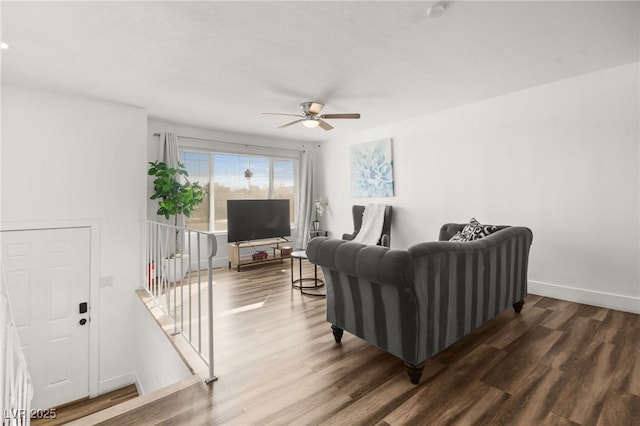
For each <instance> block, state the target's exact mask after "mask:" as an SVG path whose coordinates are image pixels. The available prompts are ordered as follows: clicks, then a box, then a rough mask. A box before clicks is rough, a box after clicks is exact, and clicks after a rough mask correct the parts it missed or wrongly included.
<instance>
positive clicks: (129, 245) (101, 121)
mask: <svg viewBox="0 0 640 426" xmlns="http://www.w3.org/2000/svg"><path fill="white" fill-rule="evenodd" d="M146 126H147V120H146V112H145V111H144V110H143V109H141V108H136V107H132V106H127V105H122V104H116V103H111V102H105V101H99V100H94V99H89V98H83V97H74V96H67V95H61V94H55V93H50V92H44V91H38V90H32V89H26V88H20V87H13V86H3V88H2V152H3V156H2V172H1V175H2V178H1V182H2V192H1V194H2V213H1V215H2V216H1V217H2V219H3V222H2V226H3V227H5V228H7V227H12V226H13V225H12V223H17V222H19V223H21V224H29V226H31V225H32V226H34V227H42V226H57V225H58V224H61V223H64V224H73V223H89V224H91V226H92V239H96V238H97V239H98V241H97V242H96V241H92V246H93V247H94V248H95V250H94V252H92V270H93V271H94V272H95V273H94V275H95V274H97V275H98V276H99V279H98V278H95V279H93V281H92V283H91V286H92V295H91V300H92V306H91V314H92V327H93V329H92V339H93V340H92V345H93V346H92V347H94V348H96V352H97V355H96V357H95V358H93V359H91V365H92V366H95V363H96V362H97V363H99V366H98V368H97V371H98V374H97V376H98V377H93V378H92V379H91V380H96V381H97V382H98V384H97V385H95V384H90V389H93V391H92V392H93V393H95V391H96V387H97V392H98V393H103V392H105V391H108V390H112V389H115V388H117V387H120V386H122V385H126V384H130V383H133V381H134V379H135V374H134V360H133V359H132V358H131V356H130V352H131V348H132V347H133V345H134V341H133V339H134V336H133V334H132V333H131V332H130V331H131V324H132V323H133V321H134V316H133V303H134V301H135V298H136V297H137V296H136V295H135V293H134V289H136V288H137V287H138V286H139V284H140V283H141V280H142V273H143V271H141V268H140V265H142V248H141V241H142V232H143V227H142V225H143V222H144V219H145V211H146V188H145V182H146V175H145V171H146V167H145V161H146V149H147V146H146V132H147V128H146ZM98 282H102V283H103V284H104V285H98ZM96 293H98V294H96ZM96 322H97V323H98V327H97V328H96V327H95V323H96ZM96 329H97V331H98V332H97V333H96V332H94V331H93V330H96ZM96 334H97V336H96ZM96 337H98V338H99V341H98V342H96V341H95V338H96Z"/></svg>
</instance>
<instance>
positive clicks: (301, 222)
mask: <svg viewBox="0 0 640 426" xmlns="http://www.w3.org/2000/svg"><path fill="white" fill-rule="evenodd" d="M313 163H314V162H313V153H312V152H311V150H305V151H303V152H302V157H301V159H300V181H299V182H300V185H299V186H298V200H299V201H298V203H299V204H298V217H297V220H296V223H297V224H298V231H297V232H296V236H295V239H294V241H293V246H294V247H295V248H296V249H302V250H305V249H306V248H307V243H308V242H309V231H310V230H311V218H312V216H313V208H314V205H313V172H314V164H313Z"/></svg>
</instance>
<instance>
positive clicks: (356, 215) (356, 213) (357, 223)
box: [342, 205, 392, 247]
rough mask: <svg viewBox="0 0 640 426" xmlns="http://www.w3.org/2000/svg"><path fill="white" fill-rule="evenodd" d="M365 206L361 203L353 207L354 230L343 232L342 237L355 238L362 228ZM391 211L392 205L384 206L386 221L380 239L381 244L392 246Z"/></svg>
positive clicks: (346, 238)
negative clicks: (347, 232) (348, 232)
mask: <svg viewBox="0 0 640 426" xmlns="http://www.w3.org/2000/svg"><path fill="white" fill-rule="evenodd" d="M364 207H365V206H360V205H354V206H353V207H352V209H351V213H352V214H353V232H352V233H351V234H342V239H343V240H347V241H351V240H353V239H354V238H355V237H356V235H358V232H360V228H362V215H363V213H364ZM391 212H392V206H385V208H384V222H383V224H382V235H380V240H378V245H379V246H384V247H390V246H391Z"/></svg>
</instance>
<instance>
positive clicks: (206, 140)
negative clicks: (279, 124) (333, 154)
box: [153, 132, 319, 153]
mask: <svg viewBox="0 0 640 426" xmlns="http://www.w3.org/2000/svg"><path fill="white" fill-rule="evenodd" d="M153 136H156V137H160V136H161V133H157V132H156V133H154V134H153ZM176 137H178V138H181V139H192V140H196V141H203V142H221V143H230V144H233V145H244V147H245V148H249V147H251V148H266V149H277V150H280V151H282V150H284V151H287V150H289V151H302V152H303V153H304V152H305V151H306V150H305V147H304V145H302V148H275V147H272V146H264V145H250V144H246V143H244V144H243V143H238V142H229V141H222V140H214V139H204V138H194V137H191V136H182V135H176ZM318 146H319V145H318Z"/></svg>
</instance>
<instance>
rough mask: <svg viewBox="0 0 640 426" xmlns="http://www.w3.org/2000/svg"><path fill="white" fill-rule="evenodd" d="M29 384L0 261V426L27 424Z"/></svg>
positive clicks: (30, 384)
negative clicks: (0, 416)
mask: <svg viewBox="0 0 640 426" xmlns="http://www.w3.org/2000/svg"><path fill="white" fill-rule="evenodd" d="M32 399H33V384H32V382H31V376H30V375H29V371H28V369H27V361H26V359H25V356H24V352H23V351H22V345H21V344H20V337H19V336H18V330H17V329H16V324H15V322H14V318H13V312H12V310H11V300H10V298H9V291H8V288H7V279H6V276H5V272H4V266H3V263H2V258H1V257H0V401H1V403H2V424H3V425H10V426H22V425H29V424H30V423H31V400H32Z"/></svg>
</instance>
